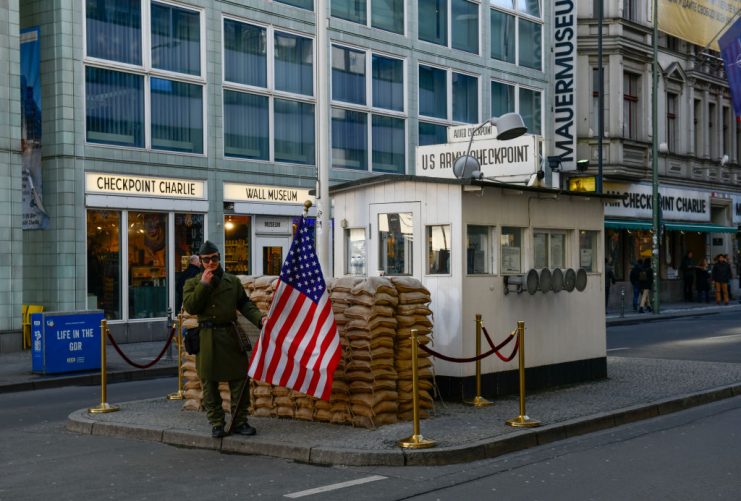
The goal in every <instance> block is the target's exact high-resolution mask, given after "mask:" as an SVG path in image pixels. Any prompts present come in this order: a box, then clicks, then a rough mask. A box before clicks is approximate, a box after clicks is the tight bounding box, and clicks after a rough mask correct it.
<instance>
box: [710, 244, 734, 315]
mask: <svg viewBox="0 0 741 501" xmlns="http://www.w3.org/2000/svg"><path fill="white" fill-rule="evenodd" d="M715 260H716V262H715V264H714V265H713V272H712V277H713V283H714V284H715V302H716V304H720V303H721V301H722V302H723V304H728V283H729V282H730V281H731V265H730V264H728V261H727V260H726V255H725V254H718V255H717V256H716V257H715Z"/></svg>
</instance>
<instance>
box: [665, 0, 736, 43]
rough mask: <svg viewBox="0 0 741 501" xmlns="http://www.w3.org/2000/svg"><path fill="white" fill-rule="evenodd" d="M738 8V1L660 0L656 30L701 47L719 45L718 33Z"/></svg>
mask: <svg viewBox="0 0 741 501" xmlns="http://www.w3.org/2000/svg"><path fill="white" fill-rule="evenodd" d="M739 8H741V1H740V0H659V5H658V10H659V16H658V17H659V29H660V30H661V31H663V32H664V33H668V34H669V35H672V36H675V37H677V38H681V39H682V40H686V41H688V42H692V43H693V44H695V45H699V46H700V47H707V46H709V47H710V48H711V49H713V50H720V49H719V48H718V36H720V32H721V30H723V29H724V28H725V27H726V24H727V23H728V22H729V21H730V20H731V19H733V18H734V17H735V16H736V13H737V12H738V10H739Z"/></svg>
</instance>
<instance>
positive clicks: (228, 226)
mask: <svg viewBox="0 0 741 501" xmlns="http://www.w3.org/2000/svg"><path fill="white" fill-rule="evenodd" d="M251 224H252V221H251V218H250V216H234V215H229V216H225V218H224V258H223V259H224V269H225V270H226V271H228V272H229V273H235V274H239V275H249V274H250V269H251V268H250V235H251V233H250V231H251V228H250V226H251Z"/></svg>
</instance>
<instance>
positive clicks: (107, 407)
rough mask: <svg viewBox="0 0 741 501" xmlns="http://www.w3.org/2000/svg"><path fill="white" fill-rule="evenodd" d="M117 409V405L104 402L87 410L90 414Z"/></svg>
mask: <svg viewBox="0 0 741 501" xmlns="http://www.w3.org/2000/svg"><path fill="white" fill-rule="evenodd" d="M118 410H120V408H119V407H118V406H117V405H111V404H109V403H107V402H104V403H102V404H100V405H99V406H97V407H90V408H89V409H88V410H87V411H88V412H89V413H90V414H105V413H106V412H116V411H118Z"/></svg>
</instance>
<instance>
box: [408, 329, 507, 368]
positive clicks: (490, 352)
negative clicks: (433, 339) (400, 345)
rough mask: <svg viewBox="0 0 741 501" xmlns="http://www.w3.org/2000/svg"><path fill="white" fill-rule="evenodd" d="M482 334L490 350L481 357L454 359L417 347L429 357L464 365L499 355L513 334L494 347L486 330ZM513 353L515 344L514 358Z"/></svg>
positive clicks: (425, 347) (423, 347)
mask: <svg viewBox="0 0 741 501" xmlns="http://www.w3.org/2000/svg"><path fill="white" fill-rule="evenodd" d="M484 334H485V335H486V341H487V342H488V343H489V346H491V350H489V351H487V352H486V353H482V354H481V355H478V356H475V357H468V358H454V357H449V356H447V355H443V354H442V353H438V352H436V351H434V350H433V349H432V348H428V347H427V346H425V345H423V344H421V345H419V347H420V348H422V349H423V350H424V351H426V352H427V353H429V354H430V355H432V356H433V357H437V358H439V359H441V360H445V361H446V362H455V363H459V364H464V363H468V362H476V361H477V360H482V359H484V358H486V357H488V356H489V355H491V354H492V353H496V354H497V355H499V350H501V349H502V348H504V347H505V346H506V345H507V344H508V343H509V342H510V341H512V338H513V337H514V335H513V334H510V335H509V336H508V337H507V339H505V340H504V341H502V342H501V343H500V344H499V345H497V346H494V343H493V342H492V341H491V338H490V337H489V334H486V330H484ZM515 353H517V343H516V342H515V349H514V350H513V351H512V356H514V354H515ZM499 358H501V359H502V360H505V359H504V358H502V356H501V355H499ZM509 360H512V358H510V359H509ZM509 360H505V361H509Z"/></svg>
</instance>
